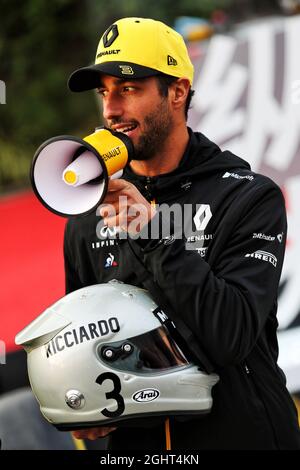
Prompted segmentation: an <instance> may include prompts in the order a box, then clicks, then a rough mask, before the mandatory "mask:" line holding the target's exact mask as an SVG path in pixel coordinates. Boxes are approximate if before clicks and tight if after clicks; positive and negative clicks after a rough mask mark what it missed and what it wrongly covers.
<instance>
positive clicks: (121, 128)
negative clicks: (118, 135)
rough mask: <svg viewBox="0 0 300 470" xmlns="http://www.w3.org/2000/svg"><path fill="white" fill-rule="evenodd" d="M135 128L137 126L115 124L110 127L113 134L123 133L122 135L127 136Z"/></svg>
mask: <svg viewBox="0 0 300 470" xmlns="http://www.w3.org/2000/svg"><path fill="white" fill-rule="evenodd" d="M136 128H137V124H133V123H132V124H117V125H114V126H111V129H112V130H113V131H115V132H123V133H124V134H128V133H130V132H132V131H133V130H134V129H136Z"/></svg>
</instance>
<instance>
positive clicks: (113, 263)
mask: <svg viewBox="0 0 300 470" xmlns="http://www.w3.org/2000/svg"><path fill="white" fill-rule="evenodd" d="M113 266H118V263H117V262H116V261H115V257H114V255H112V254H111V253H109V254H108V257H107V258H106V262H105V265H104V267H105V268H111V267H113Z"/></svg>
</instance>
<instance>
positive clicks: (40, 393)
mask: <svg viewBox="0 0 300 470" xmlns="http://www.w3.org/2000/svg"><path fill="white" fill-rule="evenodd" d="M168 323H169V324H171V322H170V320H168V319H167V317H166V315H165V314H164V312H162V311H161V310H160V309H159V308H158V306H157V305H156V304H155V302H154V301H153V300H152V299H151V297H150V295H149V294H148V292H147V291H145V290H143V289H140V288H137V287H134V286H130V285H126V284H123V283H119V282H116V281H115V282H110V283H108V284H99V285H94V286H90V287H85V288H82V289H79V290H77V291H75V292H72V293H71V294H68V295H67V296H65V297H63V298H62V299H60V300H59V301H58V302H56V303H55V304H54V305H52V306H51V307H49V308H48V309H47V310H46V311H45V312H44V313H42V314H41V315H40V316H39V317H37V318H36V319H35V320H34V321H33V322H32V323H30V324H29V325H28V326H27V327H26V328H25V329H24V330H22V331H21V332H20V333H19V334H18V335H17V336H16V344H19V345H22V346H23V347H24V348H25V350H26V352H27V359H28V374H29V379H30V384H31V387H32V390H33V393H34V395H35V396H36V398H37V400H38V402H39V404H40V409H41V412H42V414H43V415H44V417H45V418H46V419H47V420H48V421H49V422H50V423H52V424H53V425H55V426H56V427H57V428H58V429H61V430H68V429H81V428H86V427H93V426H101V425H108V424H110V423H118V425H121V424H122V423H123V424H129V421H130V422H131V424H132V422H133V420H136V419H138V420H139V419H140V418H143V419H145V418H147V417H150V416H151V417H155V416H166V415H181V414H187V415H193V414H201V413H207V412H209V411H210V409H211V406H212V397H211V388H212V387H213V385H214V384H215V383H216V382H217V381H218V376H217V375H215V374H206V373H205V372H202V371H200V370H199V368H198V366H196V365H195V364H193V363H191V362H190V361H189V360H188V359H187V356H186V355H185V354H184V353H183V352H182V349H181V348H180V347H179V346H178V342H176V341H175V340H174V335H173V337H172V336H171V335H170V332H169V329H168V328H167V327H166V324H168Z"/></svg>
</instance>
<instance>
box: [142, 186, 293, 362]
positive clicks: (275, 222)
mask: <svg viewBox="0 0 300 470" xmlns="http://www.w3.org/2000/svg"><path fill="white" fill-rule="evenodd" d="M238 199H239V200H238V203H237V204H236V208H233V209H234V211H233V212H234V213H235V223H233V221H232V220H231V219H230V218H229V217H228V218H227V220H226V216H225V217H224V219H223V221H222V227H219V228H220V232H221V233H222V236H221V235H219V241H218V242H217V238H218V233H217V231H216V235H215V240H214V243H216V245H217V244H218V249H217V251H218V254H217V255H216V254H214V253H213V247H212V249H211V253H209V250H210V248H209V249H208V253H207V260H208V262H206V261H205V260H204V259H202V258H201V257H200V256H199V255H198V253H197V252H195V251H189V250H186V249H185V241H184V240H181V239H176V240H175V241H174V242H173V243H169V241H168V243H166V244H165V243H160V244H158V245H157V246H156V248H155V249H151V250H147V246H146V247H145V248H144V255H143V256H144V258H143V262H144V264H145V267H146V268H147V270H148V271H150V272H151V273H152V275H153V278H154V280H155V282H157V284H158V285H159V287H160V288H161V289H162V290H163V291H164V294H165V295H166V297H167V299H168V301H169V302H170V304H171V305H172V307H173V309H174V310H175V312H176V315H179V316H180V317H181V318H182V319H184V321H185V323H186V324H187V326H188V327H189V328H190V329H191V330H192V331H193V332H194V334H195V335H196V337H197V338H198V339H199V342H200V343H199V344H200V345H202V347H203V348H204V350H206V351H207V352H208V354H209V357H210V358H211V360H212V361H213V362H214V363H215V364H216V365H218V366H224V365H228V364H234V363H238V362H240V361H242V360H243V359H244V358H245V357H246V356H247V355H248V354H249V352H250V351H251V349H252V348H253V346H254V345H255V343H256V342H257V339H258V337H259V335H260V333H261V331H262V329H263V328H264V325H265V323H266V321H267V318H268V316H269V315H270V313H271V311H272V309H274V308H275V311H276V302H277V290H278V284H279V280H280V275H281V269H282V263H283V257H284V247H285V239H286V213H285V205H284V199H283V196H282V193H281V191H280V189H279V188H278V187H277V186H276V185H275V184H274V183H271V182H268V183H265V184H263V185H261V186H260V187H254V190H252V193H251V192H250V193H249V192H248V194H247V197H244V198H242V197H241V198H238ZM255 233H261V234H266V235H270V237H269V239H268V240H265V239H262V238H255V237H254V234H255ZM277 235H278V237H277ZM220 240H221V243H220ZM210 259H211V261H210Z"/></svg>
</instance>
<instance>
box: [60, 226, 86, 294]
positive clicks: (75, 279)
mask: <svg viewBox="0 0 300 470" xmlns="http://www.w3.org/2000/svg"><path fill="white" fill-rule="evenodd" d="M72 231H73V230H72V225H71V221H70V220H69V221H68V222H67V224H66V227H65V234H64V265H65V290H66V294H69V293H70V292H73V291H74V290H77V289H80V288H81V287H83V285H82V283H81V281H80V279H79V275H78V271H77V269H76V261H75V256H74V253H73V252H72V248H71V247H72V243H71V239H72Z"/></svg>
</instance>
